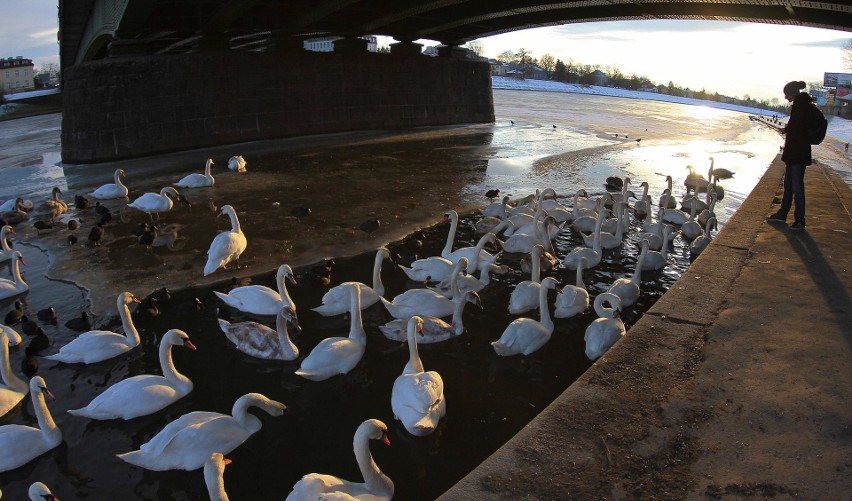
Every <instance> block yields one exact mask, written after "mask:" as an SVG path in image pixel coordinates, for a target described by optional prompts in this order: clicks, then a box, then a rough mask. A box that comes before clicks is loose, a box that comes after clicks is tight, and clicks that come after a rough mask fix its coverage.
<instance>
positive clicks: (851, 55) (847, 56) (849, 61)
mask: <svg viewBox="0 0 852 501" xmlns="http://www.w3.org/2000/svg"><path fill="white" fill-rule="evenodd" d="M840 50H841V51H843V67H844V68H846V69H847V70H850V71H852V38H850V39H849V40H847V41H846V43H844V44H843V47H841V48H840Z"/></svg>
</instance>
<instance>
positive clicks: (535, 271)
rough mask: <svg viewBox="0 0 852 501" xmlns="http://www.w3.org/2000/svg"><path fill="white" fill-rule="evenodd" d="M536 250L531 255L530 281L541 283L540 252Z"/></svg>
mask: <svg viewBox="0 0 852 501" xmlns="http://www.w3.org/2000/svg"><path fill="white" fill-rule="evenodd" d="M535 249H536V250H534V251H533V253H532V256H531V257H532V262H531V263H530V265H531V266H532V274H531V275H530V280H532V281H533V282H538V283H541V252H540V251H539V250H537V249H538V247H535Z"/></svg>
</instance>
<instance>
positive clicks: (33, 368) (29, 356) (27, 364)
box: [21, 346, 38, 378]
mask: <svg viewBox="0 0 852 501" xmlns="http://www.w3.org/2000/svg"><path fill="white" fill-rule="evenodd" d="M24 354H25V355H26V356H25V357H24V359H23V360H21V372H22V373H24V374H25V375H26V376H27V377H28V378H32V377H33V376H35V375H36V373H37V372H38V358H36V355H35V353H31V352H30V347H29V346H27V348H26V349H25V350H24Z"/></svg>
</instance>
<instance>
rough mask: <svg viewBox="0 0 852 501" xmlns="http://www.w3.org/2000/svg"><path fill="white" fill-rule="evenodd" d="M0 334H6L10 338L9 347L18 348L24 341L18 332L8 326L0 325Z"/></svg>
mask: <svg viewBox="0 0 852 501" xmlns="http://www.w3.org/2000/svg"><path fill="white" fill-rule="evenodd" d="M0 332H2V333H4V334H6V337H7V338H9V341H8V345H9V346H18V345H19V344H21V342H22V341H23V340H24V339H23V338H22V337H21V335H20V334H19V333H18V331H16V330H15V329H13V328H12V327H9V326H8V325H3V324H0Z"/></svg>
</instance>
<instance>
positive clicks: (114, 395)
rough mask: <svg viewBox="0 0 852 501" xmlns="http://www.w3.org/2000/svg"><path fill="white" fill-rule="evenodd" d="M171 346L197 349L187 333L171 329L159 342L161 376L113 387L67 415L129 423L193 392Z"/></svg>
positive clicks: (140, 377) (142, 377) (134, 379)
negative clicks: (128, 421)
mask: <svg viewBox="0 0 852 501" xmlns="http://www.w3.org/2000/svg"><path fill="white" fill-rule="evenodd" d="M172 346H183V347H185V348H189V349H190V350H195V349H196V348H195V345H194V344H192V341H190V340H189V336H188V335H187V334H186V332H184V331H182V330H180V329H170V330H169V331H167V332H166V333H165V334H164V335H163V337H162V339H160V351H159V355H160V368H161V370H162V372H163V375H162V376H155V375H151V374H140V375H136V376H133V377H129V378H127V379H123V380H121V381H119V382H117V383H115V384H114V385H112V386H110V387H109V388H107V389H106V391H104V392H103V393H101V394H100V395H98V396H97V397H95V398H94V400H92V401H91V402H89V404H88V405H87V406H85V407H82V408H80V409H69V410H68V414H71V415H73V416H80V417H86V418H89V419H98V420H104V419H124V420H129V419H133V418H137V417H140V416H147V415H149V414H153V413H155V412H157V411H159V410H160V409H165V408H166V407H168V406H169V405H171V404H173V403H174V402H176V401H178V400H180V399H181V398H183V397H185V396H187V395H188V394H189V393H190V392H191V391H192V381H190V380H189V378H187V377H186V376H184V375H183V374H181V373H180V372H178V371H177V369H176V368H175V364H174V361H173V360H172Z"/></svg>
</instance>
